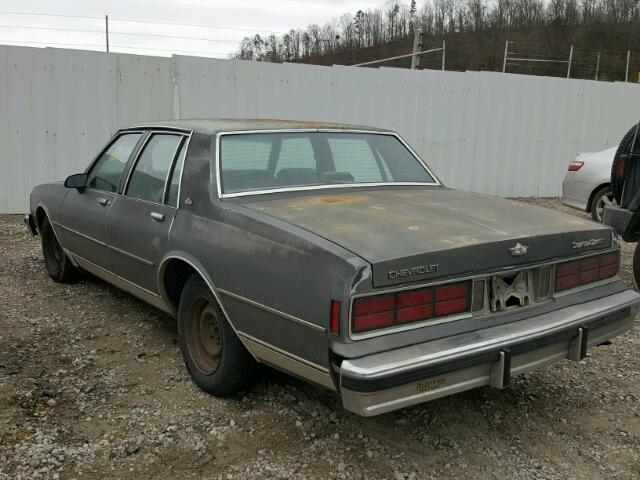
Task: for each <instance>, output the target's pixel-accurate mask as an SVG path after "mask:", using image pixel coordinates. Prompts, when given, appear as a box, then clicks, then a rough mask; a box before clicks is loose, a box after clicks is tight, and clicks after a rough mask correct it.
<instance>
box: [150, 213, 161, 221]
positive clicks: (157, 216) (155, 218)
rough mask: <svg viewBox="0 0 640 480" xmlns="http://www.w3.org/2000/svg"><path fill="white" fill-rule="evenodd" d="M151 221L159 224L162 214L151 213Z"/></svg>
mask: <svg viewBox="0 0 640 480" xmlns="http://www.w3.org/2000/svg"><path fill="white" fill-rule="evenodd" d="M151 219H152V220H155V221H156V222H161V221H163V220H164V214H162V213H156V212H151Z"/></svg>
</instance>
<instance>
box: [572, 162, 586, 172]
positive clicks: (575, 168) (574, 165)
mask: <svg viewBox="0 0 640 480" xmlns="http://www.w3.org/2000/svg"><path fill="white" fill-rule="evenodd" d="M583 165H584V162H578V161H576V160H574V161H573V162H571V163H570V164H569V171H570V172H577V171H578V170H580V169H581V168H582V166H583Z"/></svg>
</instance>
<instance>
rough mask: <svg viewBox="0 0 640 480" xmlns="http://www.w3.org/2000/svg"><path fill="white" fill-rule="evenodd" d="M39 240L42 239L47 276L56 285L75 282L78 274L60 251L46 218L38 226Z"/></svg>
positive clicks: (62, 251)
mask: <svg viewBox="0 0 640 480" xmlns="http://www.w3.org/2000/svg"><path fill="white" fill-rule="evenodd" d="M40 238H41V239H42V255H43V256H44V265H45V267H46V268H47V273H49V276H50V277H51V278H52V279H53V280H54V281H56V282H58V283H74V282H77V281H78V277H79V273H80V272H79V271H78V269H77V268H76V267H74V266H73V264H72V263H71V259H70V258H69V257H68V256H67V254H66V253H65V252H64V250H63V249H62V246H61V245H60V243H59V242H58V239H57V238H56V234H55V233H54V231H53V227H52V226H51V223H49V219H48V218H46V217H45V218H44V220H42V225H41V226H40Z"/></svg>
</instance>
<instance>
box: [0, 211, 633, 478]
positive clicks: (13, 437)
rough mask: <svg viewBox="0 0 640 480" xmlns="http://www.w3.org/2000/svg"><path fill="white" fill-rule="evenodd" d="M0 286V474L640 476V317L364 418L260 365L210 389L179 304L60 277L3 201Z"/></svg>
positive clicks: (627, 255)
mask: <svg viewBox="0 0 640 480" xmlns="http://www.w3.org/2000/svg"><path fill="white" fill-rule="evenodd" d="M536 202H537V203H540V204H542V205H543V206H545V207H549V208H556V209H563V210H568V209H565V208H564V207H562V206H560V204H559V202H558V201H557V200H555V199H541V200H537V201H536ZM570 213H572V214H579V213H576V212H574V211H571V212H570ZM631 255H632V246H631V245H624V248H623V276H624V277H625V280H627V281H628V282H630V283H631V271H630V263H631ZM0 302H1V306H2V308H1V309H0V327H1V328H0V480H4V479H24V478H53V479H58V478H60V479H72V478H74V479H82V478H90V479H94V478H95V479H103V478H104V479H106V478H109V479H112V478H125V479H133V478H158V479H164V478H171V479H174V478H175V479H182V478H207V479H208V478H212V479H213V478H221V479H227V478H283V479H284V478H299V479H302V478H307V479H313V478H371V479H382V478H392V479H401V478H404V479H414V478H416V479H418V478H420V479H421V478H482V479H486V478H490V479H491V478H494V479H521V478H522V479H543V478H558V479H564V478H577V479H609V478H620V479H631V478H640V329H639V328H637V326H636V328H635V329H634V330H633V331H631V332H630V333H628V334H626V335H624V336H623V337H620V338H618V339H616V340H614V342H613V344H612V345H610V346H602V347H598V348H594V349H592V350H591V351H590V353H589V356H588V357H587V358H586V359H585V360H583V361H581V362H579V363H574V362H570V361H565V362H561V363H559V364H557V365H554V366H551V367H546V368H544V369H542V370H539V371H537V372H534V373H531V374H527V375H525V376H522V377H518V378H516V379H515V380H514V382H513V384H512V386H510V387H509V388H507V389H505V390H494V389H491V388H488V387H487V388H480V389H476V390H472V391H469V392H466V393H462V394H458V395H455V396H452V397H449V398H444V399H441V400H436V401H433V402H430V403H427V404H424V405H420V406H417V407H413V408H407V409H404V410H401V411H398V412H394V413H390V414H386V415H383V416H380V417H374V418H370V419H365V418H360V417H357V416H355V415H352V414H350V413H348V412H346V411H344V410H343V409H342V407H341V405H340V402H339V399H338V397H337V396H336V395H335V394H333V393H331V392H326V391H324V390H322V389H320V388H316V387H313V386H310V385H307V384H305V383H303V382H301V381H298V380H294V379H292V378H289V377H288V376H286V375H283V374H280V373H277V372H274V371H273V370H270V369H266V368H265V369H264V370H263V371H262V374H261V378H260V380H259V381H258V383H257V385H256V386H255V387H254V388H252V389H251V390H249V391H247V392H246V393H245V394H244V395H241V396H239V397H238V398H233V399H218V398H214V397H211V396H208V395H206V394H204V393H202V392H201V391H199V390H198V389H197V388H196V387H195V386H194V384H193V383H191V381H190V379H189V377H188V375H187V372H186V369H185V367H184V366H183V363H182V359H181V356H180V352H179V350H178V347H177V339H176V334H177V332H176V327H175V323H174V322H173V321H172V320H171V319H170V318H168V317H166V316H165V315H164V314H162V313H160V312H159V311H157V310H155V309H153V308H152V307H149V306H147V305H145V304H143V303H141V302H139V301H137V300H136V299H134V298H132V297H130V296H128V295H127V294H125V293H122V292H120V291H119V290H117V289H115V288H113V287H111V286H109V285H107V284H106V283H104V282H102V281H99V280H97V279H93V278H86V279H84V280H83V281H81V282H80V283H78V284H76V285H71V286H66V285H59V284H56V283H54V282H53V281H51V280H50V279H49V277H48V276H47V273H46V271H45V267H44V264H43V261H42V255H41V251H40V244H39V238H37V237H36V238H33V237H31V236H29V235H28V234H27V233H26V231H25V229H24V227H23V225H22V223H21V218H20V217H18V216H7V215H5V216H0ZM636 322H638V320H637V319H636Z"/></svg>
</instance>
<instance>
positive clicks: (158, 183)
mask: <svg viewBox="0 0 640 480" xmlns="http://www.w3.org/2000/svg"><path fill="white" fill-rule="evenodd" d="M181 141H182V136H180V135H173V134H163V133H154V134H153V135H152V136H151V138H150V139H149V140H148V141H147V143H146V145H145V146H144V150H142V153H141V154H140V156H139V157H138V161H137V162H136V164H135V166H134V167H133V171H132V172H131V178H130V179H129V184H128V185H127V191H126V192H125V195H126V196H128V197H133V198H139V199H141V200H148V201H149V202H154V203H162V200H163V198H162V195H163V194H164V186H165V182H166V180H167V176H168V174H169V168H171V163H172V162H173V159H174V157H175V155H176V153H177V150H178V146H179V145H180V142H181Z"/></svg>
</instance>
